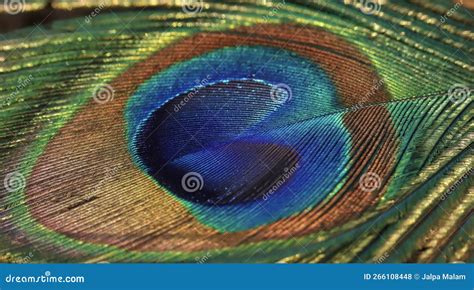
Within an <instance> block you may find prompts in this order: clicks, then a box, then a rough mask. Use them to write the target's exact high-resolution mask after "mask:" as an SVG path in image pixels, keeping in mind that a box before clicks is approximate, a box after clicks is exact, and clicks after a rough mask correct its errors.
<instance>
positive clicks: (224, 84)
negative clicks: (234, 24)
mask: <svg viewBox="0 0 474 290" xmlns="http://www.w3.org/2000/svg"><path fill="white" fill-rule="evenodd" d="M315 100H318V101H315ZM340 108H341V106H340V104H339V103H338V101H337V95H336V89H335V87H334V85H333V83H332V81H331V80H330V78H329V77H328V76H327V75H326V73H325V72H324V70H323V69H322V68H320V67H319V66H318V65H317V64H316V63H314V62H312V61H311V60H308V59H307V58H305V57H302V56H300V55H298V54H296V53H294V52H291V51H286V50H281V49H276V48H273V47H263V46H239V47H228V48H223V49H217V50H215V51H212V52H209V53H206V54H203V55H201V56H199V57H195V58H192V59H190V60H187V61H185V62H180V63H177V64H175V65H172V66H171V67H169V68H167V69H165V70H163V71H160V72H158V73H156V74H155V75H154V76H153V77H151V78H150V79H148V80H147V81H146V82H144V83H143V84H142V85H140V86H139V87H138V89H137V90H136V92H135V93H134V95H133V96H132V97H131V98H130V100H129V102H128V105H127V107H126V111H125V117H126V119H127V135H128V139H129V150H130V152H131V156H132V158H133V160H134V162H135V164H137V166H138V167H139V168H141V169H142V170H143V171H144V172H145V173H146V174H147V175H148V176H150V177H151V178H152V179H154V180H155V181H156V183H157V184H158V185H159V186H161V187H162V188H165V189H167V191H168V192H169V193H170V194H172V195H174V196H175V197H177V198H178V200H180V201H181V202H182V203H183V204H184V205H185V206H186V207H187V208H188V209H189V210H190V211H191V213H193V214H194V215H195V216H196V218H198V219H199V220H200V221H201V222H203V223H205V224H207V225H209V226H211V227H213V228H215V229H217V230H219V231H241V230H246V229H249V228H254V227H256V226H259V225H262V224H267V223H269V222H272V221H275V220H278V219H281V218H284V217H289V216H291V215H292V214H294V213H297V212H300V211H302V210H305V209H307V208H309V207H312V206H314V205H316V204H318V203H319V202H320V201H321V200H323V199H324V198H325V197H326V196H327V195H328V194H329V193H330V191H331V190H332V189H333V188H334V186H335V185H336V184H337V183H338V182H340V179H341V178H343V176H344V172H343V171H341V170H338V168H342V167H343V166H344V163H345V162H347V155H348V154H347V152H348V150H349V148H350V136H349V134H348V132H347V130H346V128H345V127H344V125H343V122H342V121H341V116H342V115H341V114H331V113H332V112H336V111H338V110H339V109H340ZM296 193H298V194H296ZM262 205H264V207H265V209H266V210H263V211H262V210H260V209H259V208H260V207H261V206H262ZM249 215H251V218H248V216H249ZM228 219H233V220H238V221H239V222H238V223H226V222H225V220H228Z"/></svg>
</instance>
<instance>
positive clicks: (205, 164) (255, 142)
mask: <svg viewBox="0 0 474 290" xmlns="http://www.w3.org/2000/svg"><path fill="white" fill-rule="evenodd" d="M272 89H273V87H272V86H271V85H268V84H265V83H263V82H261V81H255V80H236V81H228V82H222V83H217V84H214V85H210V86H207V87H201V88H199V89H193V90H192V91H190V92H187V93H185V94H182V95H180V96H178V97H176V98H174V99H172V100H171V101H170V102H168V103H166V104H165V105H164V106H162V107H160V108H159V109H158V110H156V111H155V112H154V113H153V114H152V115H151V117H150V118H149V119H148V120H147V122H146V123H145V124H144V126H143V127H142V131H141V132H140V134H139V135H138V138H137V141H138V142H137V144H139V146H138V147H137V152H138V155H139V156H140V159H141V161H142V162H143V164H144V165H145V166H146V168H147V169H148V174H149V175H150V176H152V177H153V178H154V179H156V180H157V181H158V183H160V184H162V185H164V186H165V187H167V188H168V189H169V190H170V191H171V192H173V193H174V194H175V195H177V196H179V197H180V198H183V199H186V200H189V201H192V202H196V203H202V204H210V205H224V204H236V203H242V202H248V201H255V200H258V199H262V198H264V196H265V194H266V193H267V192H269V191H270V190H271V188H272V187H274V186H275V185H276V184H277V183H279V185H280V186H281V185H282V183H284V182H285V181H286V180H284V181H280V182H278V181H279V179H283V178H282V176H283V174H284V173H285V172H286V171H288V170H289V168H293V167H295V165H296V164H297V163H298V160H299V158H298V155H297V153H296V152H295V151H294V150H292V148H291V147H289V146H288V145H286V144H285V143H284V142H274V143H270V142H265V141H263V140H261V139H260V137H261V136H256V134H257V133H258V131H259V130H258V129H257V128H258V123H259V121H260V120H261V119H264V118H265V117H267V116H268V115H270V114H271V113H272V112H274V111H275V110H276V109H277V108H278V107H279V106H282V104H281V103H279V102H276V101H275V100H274V99H272V98H271V93H272ZM283 97H284V93H283ZM252 128H253V129H252ZM259 133H260V134H263V135H265V134H269V133H268V132H267V133H265V132H263V131H262V132H259ZM280 141H284V140H280Z"/></svg>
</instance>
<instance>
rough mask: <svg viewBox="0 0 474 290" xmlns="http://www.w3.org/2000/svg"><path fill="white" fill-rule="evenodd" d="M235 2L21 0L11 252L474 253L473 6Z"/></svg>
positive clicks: (283, 257)
mask: <svg viewBox="0 0 474 290" xmlns="http://www.w3.org/2000/svg"><path fill="white" fill-rule="evenodd" d="M13 2H15V3H13ZM151 2H153V3H151ZM221 2H222V1H221ZM224 2H225V3H219V2H218V1H205V2H203V1H191V2H189V1H112V0H110V1H106V0H104V1H102V2H99V3H98V2H97V1H87V0H86V1H79V0H72V1H66V0H58V1H53V2H52V3H47V1H31V0H25V1H5V5H4V6H3V7H2V8H0V9H3V10H0V17H1V18H3V17H5V19H6V18H7V17H10V18H12V17H13V18H14V17H19V15H23V14H24V13H30V14H34V13H40V11H51V13H50V15H51V14H53V16H54V15H56V13H59V12H62V13H66V14H67V13H69V14H70V15H69V16H71V15H73V14H74V13H76V12H77V11H79V12H77V13H78V14H77V15H76V16H77V17H72V18H71V17H66V18H67V19H63V20H57V21H51V19H50V20H48V17H53V16H49V15H48V16H46V17H45V18H44V19H43V21H42V22H41V23H36V25H32V26H29V27H26V28H21V29H16V30H13V31H10V32H8V33H4V34H3V35H1V37H0V44H1V45H0V78H1V87H0V164H1V166H0V176H1V178H2V180H1V181H2V182H3V186H2V187H1V188H0V260H1V261H4V262H21V261H27V262H196V261H197V262H250V263H255V262H303V263H315V262H328V263H348V262H369V263H372V262H419V263H434V262H436V263H438V262H442V263H448V262H461V261H464V262H468V261H472V259H473V252H472V250H473V245H474V243H473V233H474V231H473V221H474V219H473V218H472V217H473V205H474V191H473V190H472V189H473V187H472V180H473V178H472V173H473V160H474V155H473V151H472V143H473V137H474V130H473V128H474V124H473V122H472V118H473V104H472V91H473V79H474V65H473V56H474V29H473V28H474V19H473V17H472V14H473V13H474V10H471V9H472V8H473V6H474V5H473V3H472V1H468V0H464V1H462V0H459V1H448V0H445V1H442V0H435V1H422V0H403V1H394V0H385V1H375V0H371V1H368V0H367V1H361V0H354V1H352V0H344V1H342V0H341V1H316V0H313V1H304V0H295V1H284V0H281V1H250V0H249V1H247V0H240V1H224ZM58 11H59V12H58ZM17 13H18V14H17ZM13 15H16V16H13ZM10 18H8V19H10Z"/></svg>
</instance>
